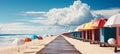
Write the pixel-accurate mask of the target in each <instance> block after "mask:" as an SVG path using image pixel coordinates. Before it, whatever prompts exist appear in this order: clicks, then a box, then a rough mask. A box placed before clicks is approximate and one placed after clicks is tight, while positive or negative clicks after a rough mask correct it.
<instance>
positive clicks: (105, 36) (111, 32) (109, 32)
mask: <svg viewBox="0 0 120 54" xmlns="http://www.w3.org/2000/svg"><path fill="white" fill-rule="evenodd" d="M110 18H111V17H110ZM110 18H109V19H108V20H107V22H106V23H105V25H104V28H100V47H102V46H106V44H108V40H109V39H110V38H113V39H116V27H115V26H114V25H112V24H113V22H112V20H113V19H110Z"/></svg>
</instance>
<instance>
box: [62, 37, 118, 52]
mask: <svg viewBox="0 0 120 54" xmlns="http://www.w3.org/2000/svg"><path fill="white" fill-rule="evenodd" d="M63 37H64V38H65V39H66V40H67V41H68V42H70V43H71V44H72V45H74V47H75V48H76V49H77V50H78V51H80V52H81V53H82V54H120V53H119V52H118V53H114V51H113V50H114V47H99V44H90V43H89V42H83V41H80V40H77V39H73V38H69V37H66V36H63Z"/></svg>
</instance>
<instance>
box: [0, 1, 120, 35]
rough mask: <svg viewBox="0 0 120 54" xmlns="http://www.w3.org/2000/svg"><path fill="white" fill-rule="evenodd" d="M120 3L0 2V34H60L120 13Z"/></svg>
mask: <svg viewBox="0 0 120 54" xmlns="http://www.w3.org/2000/svg"><path fill="white" fill-rule="evenodd" d="M119 2H120V0H109V1H108V0H0V33H12V34H16V33H19V34H41V35H44V34H60V33H62V32H65V31H68V30H73V29H74V28H75V27H76V26H78V25H81V24H84V23H87V22H90V21H92V20H96V19H99V18H100V17H105V18H109V17H110V16H112V15H114V14H118V13H119V12H120V5H119Z"/></svg>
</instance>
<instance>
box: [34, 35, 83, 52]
mask: <svg viewBox="0 0 120 54" xmlns="http://www.w3.org/2000/svg"><path fill="white" fill-rule="evenodd" d="M36 54H82V53H80V52H79V51H78V50H76V49H75V48H74V46H73V45H71V44H70V43H69V42H68V41H66V40H65V39H64V37H62V36H59V37H57V38H56V39H55V40H53V41H52V42H51V43H49V44H48V45H46V47H45V48H44V49H42V50H40V51H39V52H37V53H36Z"/></svg>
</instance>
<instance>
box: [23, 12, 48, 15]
mask: <svg viewBox="0 0 120 54" xmlns="http://www.w3.org/2000/svg"><path fill="white" fill-rule="evenodd" d="M45 13H46V12H43V11H27V12H25V13H24V14H27V15H36V14H45Z"/></svg>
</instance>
